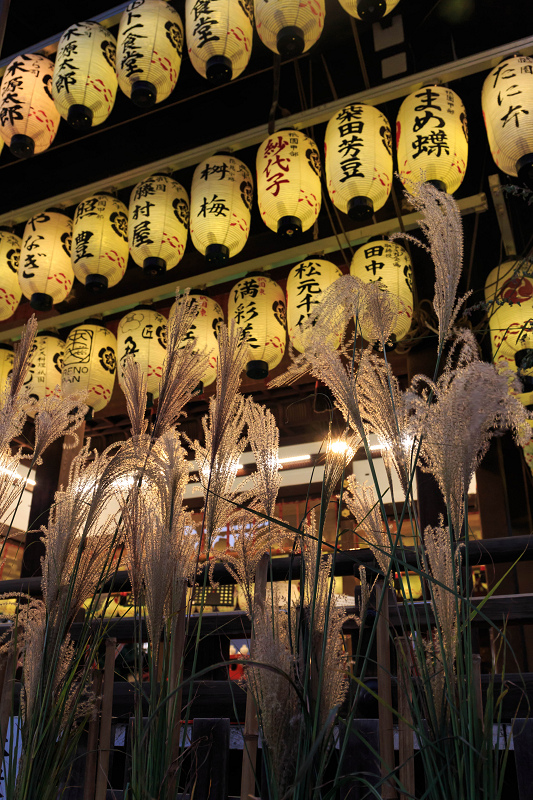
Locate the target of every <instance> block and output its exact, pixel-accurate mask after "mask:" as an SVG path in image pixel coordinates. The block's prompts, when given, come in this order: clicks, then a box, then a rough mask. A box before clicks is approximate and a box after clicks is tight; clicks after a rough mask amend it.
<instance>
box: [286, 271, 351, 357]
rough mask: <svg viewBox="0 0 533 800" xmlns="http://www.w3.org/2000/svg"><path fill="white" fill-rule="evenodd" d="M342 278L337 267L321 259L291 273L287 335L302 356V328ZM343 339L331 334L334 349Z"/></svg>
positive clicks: (337, 334)
mask: <svg viewBox="0 0 533 800" xmlns="http://www.w3.org/2000/svg"><path fill="white" fill-rule="evenodd" d="M341 275H342V273H341V271H340V269H339V268H338V267H337V266H335V264H332V263H331V261H325V260H324V259H321V258H317V259H312V258H310V259H307V260H306V261H302V262H301V263H300V264H297V265H296V266H295V267H293V268H292V269H291V271H290V272H289V277H288V278H287V331H288V334H289V339H290V340H291V343H292V345H293V347H295V348H296V349H297V350H299V351H300V353H303V352H304V350H305V333H304V334H302V325H303V324H304V323H305V322H307V320H308V318H309V317H310V316H311V314H312V313H313V312H314V311H315V310H316V307H317V305H319V304H320V301H321V299H322V295H323V294H324V292H325V291H326V289H328V288H329V287H330V286H331V284H332V283H334V282H335V281H336V280H337V278H339V277H340V276H341ZM340 339H341V336H340V332H338V333H335V332H333V333H332V336H331V343H332V345H333V346H334V347H338V346H339V345H340Z"/></svg>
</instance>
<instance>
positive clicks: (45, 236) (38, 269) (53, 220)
mask: <svg viewBox="0 0 533 800" xmlns="http://www.w3.org/2000/svg"><path fill="white" fill-rule="evenodd" d="M71 244H72V220H71V219H70V217H67V215H66V214H64V213H63V212H62V211H59V210H57V209H53V208H51V209H47V210H46V211H42V212H41V213H40V214H36V215H35V216H34V217H32V218H31V219H30V220H29V221H28V222H27V223H26V227H25V228H24V235H23V237H22V248H21V251H20V262H19V270H18V276H19V283H20V288H21V289H22V292H23V294H24V296H25V297H28V298H29V299H30V301H31V305H32V308H35V309H37V310H38V311H46V310H48V309H49V308H51V307H52V305H53V304H54V303H61V302H62V301H63V300H65V298H66V297H67V295H68V294H69V292H70V290H71V288H72V283H73V282H74V273H73V271H72V264H71V261H70V249H71Z"/></svg>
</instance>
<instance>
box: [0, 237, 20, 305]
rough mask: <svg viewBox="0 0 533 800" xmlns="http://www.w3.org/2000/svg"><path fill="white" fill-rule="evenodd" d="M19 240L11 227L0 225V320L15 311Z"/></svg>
mask: <svg viewBox="0 0 533 800" xmlns="http://www.w3.org/2000/svg"><path fill="white" fill-rule="evenodd" d="M20 246H21V241H20V239H19V237H18V236H15V234H14V233H13V231H12V230H11V228H5V227H0V320H4V319H9V317H11V316H13V314H14V313H15V311H16V309H17V306H18V304H19V303H20V298H21V297H22V289H21V288H20V284H19V278H18V267H19V259H20Z"/></svg>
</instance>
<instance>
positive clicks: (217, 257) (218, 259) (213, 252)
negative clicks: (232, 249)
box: [205, 244, 229, 267]
mask: <svg viewBox="0 0 533 800" xmlns="http://www.w3.org/2000/svg"><path fill="white" fill-rule="evenodd" d="M228 259H229V247H226V245H225V244H208V245H207V247H206V248H205V260H206V261H207V263H208V264H212V265H213V266H215V267H223V266H224V264H227V263H228Z"/></svg>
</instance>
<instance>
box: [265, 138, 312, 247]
mask: <svg viewBox="0 0 533 800" xmlns="http://www.w3.org/2000/svg"><path fill="white" fill-rule="evenodd" d="M256 166H257V201H258V204H259V211H260V213H261V218H262V219H263V222H264V223H265V225H267V227H269V228H270V229H271V230H273V231H276V232H277V233H279V234H280V235H281V236H286V237H287V238H290V237H292V236H296V235H297V234H299V233H302V232H303V231H307V230H309V228H310V227H311V226H312V225H313V223H314V222H315V220H316V218H317V217H318V212H319V211H320V204H321V201H322V193H321V189H320V156H319V154H318V148H317V146H316V144H315V143H314V142H313V140H312V139H309V138H308V137H307V136H304V134H303V133H300V131H294V130H288V131H279V132H278V133H273V134H272V135H271V136H269V137H268V139H265V141H264V142H263V144H262V145H261V146H260V147H259V151H258V153H257V162H256Z"/></svg>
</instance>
